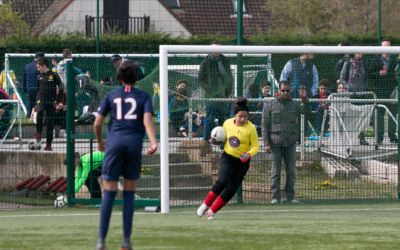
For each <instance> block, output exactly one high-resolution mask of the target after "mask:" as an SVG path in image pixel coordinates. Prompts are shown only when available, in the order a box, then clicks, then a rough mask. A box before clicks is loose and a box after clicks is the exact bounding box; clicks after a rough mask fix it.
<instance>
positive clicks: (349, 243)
mask: <svg viewBox="0 0 400 250" xmlns="http://www.w3.org/2000/svg"><path fill="white" fill-rule="evenodd" d="M195 211H196V207H189V208H173V209H171V212H170V213H169V214H156V213H144V212H143V210H138V211H137V213H136V214H135V220H134V232H133V242H134V249H136V250H140V249H229V250H232V249H340V250H345V249H399V246H400V237H399V235H400V204H399V203H384V204H383V203H380V204H352V205H279V206H271V205H264V206H259V205H257V206H249V205H246V206H241V205H228V206H227V207H225V208H224V209H223V210H221V212H220V213H219V214H217V220H215V221H208V220H207V219H206V218H204V217H203V218H199V217H197V216H196V215H195ZM98 218H99V216H98V209H88V208H62V209H30V210H28V209H24V210H14V211H0V249H7V250H12V249H61V250H62V249H70V250H71V249H94V245H95V241H96V238H97V230H98ZM121 225H122V222H121V210H120V209H115V210H114V215H113V217H112V221H111V226H110V230H109V235H108V238H107V249H119V244H120V242H121V238H122V236H121V234H122V226H121Z"/></svg>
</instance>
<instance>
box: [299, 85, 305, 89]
mask: <svg viewBox="0 0 400 250" xmlns="http://www.w3.org/2000/svg"><path fill="white" fill-rule="evenodd" d="M299 89H307V88H306V86H304V85H300V88H299Z"/></svg>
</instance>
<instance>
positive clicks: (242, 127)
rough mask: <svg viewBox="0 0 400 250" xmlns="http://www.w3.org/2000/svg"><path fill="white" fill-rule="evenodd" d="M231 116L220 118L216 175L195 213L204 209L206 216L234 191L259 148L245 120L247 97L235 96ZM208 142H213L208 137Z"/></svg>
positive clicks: (251, 126) (221, 204) (246, 118)
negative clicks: (221, 130) (222, 142)
mask: <svg viewBox="0 0 400 250" xmlns="http://www.w3.org/2000/svg"><path fill="white" fill-rule="evenodd" d="M233 113H234V117H233V118H230V119H228V120H226V121H225V122H224V125H223V128H224V130H225V133H226V142H225V145H224V152H223V153H222V156H221V159H220V168H219V172H218V179H217V181H216V182H215V183H214V185H213V186H212V188H211V191H210V192H209V193H208V194H207V196H206V198H205V200H204V202H203V203H202V204H201V206H200V207H199V208H198V209H197V215H198V216H203V215H204V214H205V213H206V212H207V216H208V219H209V220H213V219H215V214H216V213H217V212H218V211H219V210H220V209H221V208H223V207H224V206H225V205H226V204H227V203H228V202H229V201H230V200H231V199H232V197H233V196H234V195H235V193H236V191H237V189H238V188H239V186H240V184H241V183H242V181H243V179H244V177H245V176H246V173H247V171H248V170H249V167H250V160H251V158H253V157H254V155H255V154H256V153H257V152H258V150H259V145H258V136H257V131H256V127H255V126H254V124H252V123H251V122H250V121H249V120H248V117H249V108H248V107H247V99H246V98H243V97H239V98H238V99H237V100H236V104H235V107H234V109H233ZM211 143H213V144H214V143H215V141H214V139H213V138H211Z"/></svg>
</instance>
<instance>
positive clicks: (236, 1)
mask: <svg viewBox="0 0 400 250" xmlns="http://www.w3.org/2000/svg"><path fill="white" fill-rule="evenodd" d="M237 3H238V0H232V4H233V11H234V12H235V14H237ZM243 13H246V6H245V5H244V0H243Z"/></svg>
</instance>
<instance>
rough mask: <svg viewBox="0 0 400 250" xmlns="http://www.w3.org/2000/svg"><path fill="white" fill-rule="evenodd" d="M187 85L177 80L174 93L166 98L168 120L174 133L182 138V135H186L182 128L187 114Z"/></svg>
mask: <svg viewBox="0 0 400 250" xmlns="http://www.w3.org/2000/svg"><path fill="white" fill-rule="evenodd" d="M187 85H188V84H187V82H186V81H185V80H179V81H178V82H177V83H176V86H175V91H174V92H173V94H172V95H170V96H169V97H168V110H169V120H170V121H171V124H172V127H173V128H174V129H175V131H176V132H178V133H179V134H180V135H181V136H184V134H182V133H186V132H185V128H184V125H185V114H186V113H187V112H189V100H188V96H189V92H188V90H187Z"/></svg>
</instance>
